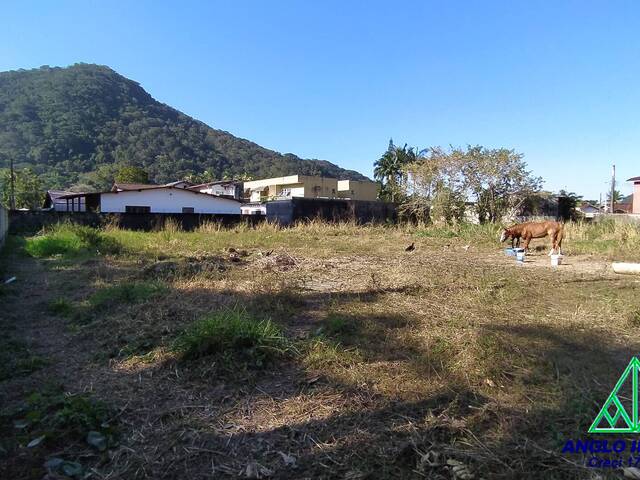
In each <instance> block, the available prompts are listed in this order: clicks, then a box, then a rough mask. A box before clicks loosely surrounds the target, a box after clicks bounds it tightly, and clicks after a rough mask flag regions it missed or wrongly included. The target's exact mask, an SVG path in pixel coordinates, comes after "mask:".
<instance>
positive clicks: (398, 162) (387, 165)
mask: <svg viewBox="0 0 640 480" xmlns="http://www.w3.org/2000/svg"><path fill="white" fill-rule="evenodd" d="M418 156H419V152H418V151H417V149H413V148H408V147H407V144H405V145H404V147H402V148H400V147H396V146H395V145H394V144H393V139H390V140H389V147H388V148H387V151H386V152H384V154H383V155H382V156H381V157H380V158H379V159H378V160H376V162H375V163H374V170H373V176H374V178H375V179H376V180H377V181H379V182H380V183H381V185H382V188H381V190H380V196H381V198H384V199H388V200H391V201H392V202H395V201H396V200H399V198H400V194H401V190H400V188H399V183H400V181H401V178H402V173H403V170H402V169H403V166H405V165H408V164H410V163H413V162H415V161H416V159H417V158H418Z"/></svg>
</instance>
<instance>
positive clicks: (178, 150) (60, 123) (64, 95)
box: [0, 64, 365, 188]
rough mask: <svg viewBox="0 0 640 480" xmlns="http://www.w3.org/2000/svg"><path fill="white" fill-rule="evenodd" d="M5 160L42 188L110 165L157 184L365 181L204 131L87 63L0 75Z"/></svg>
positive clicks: (0, 147) (89, 181)
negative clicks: (140, 171) (289, 178)
mask: <svg viewBox="0 0 640 480" xmlns="http://www.w3.org/2000/svg"><path fill="white" fill-rule="evenodd" d="M10 158H13V159H14V162H15V165H16V167H17V168H21V167H27V166H29V167H32V168H33V169H34V170H35V171H36V173H38V174H39V175H40V176H41V178H42V180H43V183H44V184H45V186H46V187H49V188H54V187H55V188H60V187H66V186H68V185H71V184H78V183H80V184H82V186H85V187H89V188H102V187H103V186H104V184H105V183H107V182H108V181H109V180H110V178H109V177H110V175H111V176H112V174H113V171H114V170H115V168H116V166H117V165H134V166H140V167H143V168H144V169H146V170H147V171H148V172H149V177H150V179H151V180H153V181H156V182H163V183H164V182H168V181H172V180H175V179H180V178H183V177H185V176H187V175H190V174H191V175H192V174H202V173H203V172H205V171H207V172H208V174H209V176H211V177H213V178H222V177H223V176H227V177H237V176H241V175H243V174H245V175H249V176H251V177H254V178H260V177H273V176H281V175H289V174H296V173H297V174H307V175H312V174H313V175H323V176H328V177H339V178H345V179H351V180H362V179H364V178H365V177H364V176H363V175H361V174H359V173H358V172H355V171H353V170H344V169H342V168H340V167H338V166H337V165H334V164H333V163H330V162H327V161H324V160H303V159H301V158H298V157H297V156H295V155H293V154H290V153H287V154H281V153H278V152H274V151H272V150H268V149H266V148H263V147H261V146H260V145H257V144H255V143H253V142H250V141H248V140H244V139H241V138H238V137H235V136H233V135H231V134H230V133H228V132H225V131H222V130H217V129H214V128H211V127H209V126H208V125H205V124H204V123H202V122H200V121H198V120H195V119H193V118H191V117H189V116H188V115H185V114H183V113H182V112H179V111H178V110H176V109H174V108H171V107H169V106H168V105H165V104H163V103H160V102H158V101H156V100H155V99H154V98H153V97H152V96H151V95H149V94H148V93H147V92H146V91H145V90H144V89H143V88H142V87H141V86H140V85H139V84H138V83H136V82H134V81H133V80H129V79H127V78H125V77H123V76H122V75H119V74H118V73H117V72H115V71H113V70H112V69H110V68H108V67H106V66H100V65H90V64H76V65H73V66H70V67H67V68H57V67H56V68H50V67H48V66H44V67H41V68H38V69H33V70H16V71H9V72H0V168H3V167H8V165H9V159H10Z"/></svg>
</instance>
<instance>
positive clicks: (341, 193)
mask: <svg viewBox="0 0 640 480" xmlns="http://www.w3.org/2000/svg"><path fill="white" fill-rule="evenodd" d="M338 197H339V198H348V199H350V200H366V201H370V202H373V201H376V200H377V199H378V184H377V183H375V182H370V181H362V180H338Z"/></svg>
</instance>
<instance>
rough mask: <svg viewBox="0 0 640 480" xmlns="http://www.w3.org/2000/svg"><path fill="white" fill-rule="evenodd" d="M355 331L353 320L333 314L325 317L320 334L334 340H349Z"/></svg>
mask: <svg viewBox="0 0 640 480" xmlns="http://www.w3.org/2000/svg"><path fill="white" fill-rule="evenodd" d="M356 331H357V329H356V326H355V324H354V322H353V320H349V319H347V318H345V317H343V316H340V315H336V314H334V313H331V314H329V315H328V316H327V318H326V320H325V321H324V325H323V326H322V327H321V333H324V334H325V335H327V336H329V337H334V338H345V337H347V338H350V337H352V336H353V335H354V334H355V333H356Z"/></svg>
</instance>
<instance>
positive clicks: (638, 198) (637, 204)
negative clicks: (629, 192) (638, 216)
mask: <svg viewBox="0 0 640 480" xmlns="http://www.w3.org/2000/svg"><path fill="white" fill-rule="evenodd" d="M631 213H640V182H636V183H634V184H633V206H632V207H631Z"/></svg>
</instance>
